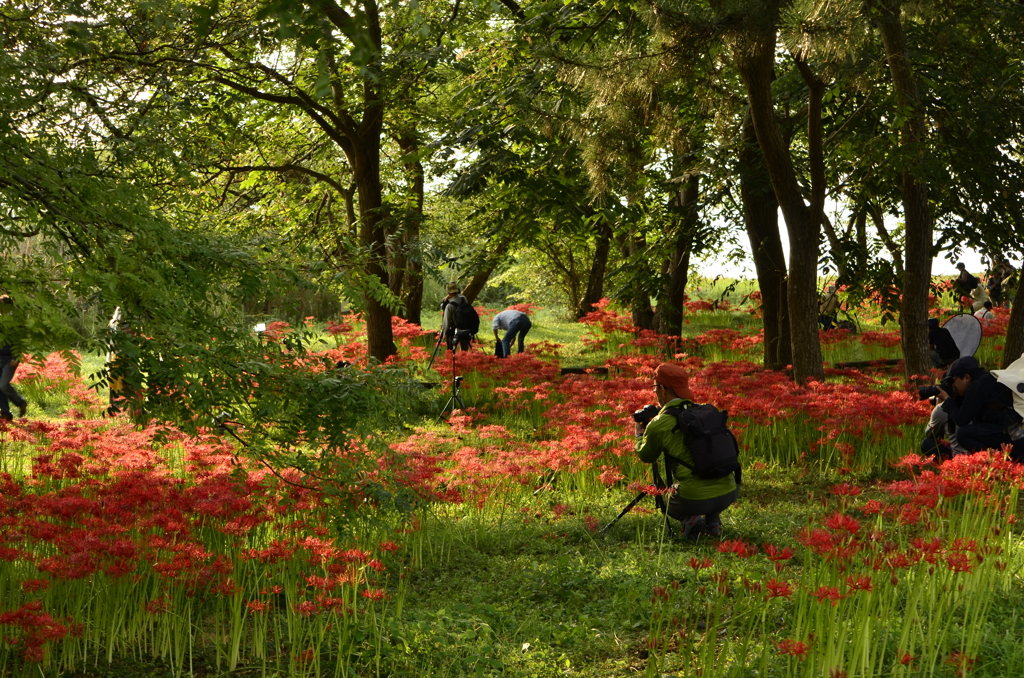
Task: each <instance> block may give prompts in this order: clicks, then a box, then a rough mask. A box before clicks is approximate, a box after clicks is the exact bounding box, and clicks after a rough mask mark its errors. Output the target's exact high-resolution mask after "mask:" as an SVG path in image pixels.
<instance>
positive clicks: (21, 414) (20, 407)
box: [18, 403, 28, 417]
mask: <svg viewBox="0 0 1024 678" xmlns="http://www.w3.org/2000/svg"><path fill="white" fill-rule="evenodd" d="M26 412H28V403H25V404H24V405H18V416H19V417H24V416H25V413H26Z"/></svg>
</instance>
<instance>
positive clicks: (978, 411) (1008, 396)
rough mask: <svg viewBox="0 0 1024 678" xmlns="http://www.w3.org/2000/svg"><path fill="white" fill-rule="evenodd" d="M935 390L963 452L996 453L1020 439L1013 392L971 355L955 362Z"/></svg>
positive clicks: (1022, 431) (1022, 434)
mask: <svg viewBox="0 0 1024 678" xmlns="http://www.w3.org/2000/svg"><path fill="white" fill-rule="evenodd" d="M950 388H951V389H952V391H950V390H949V389H950ZM935 390H936V393H935V398H936V400H938V401H940V402H941V403H942V410H943V411H944V412H945V414H946V415H947V416H948V417H949V421H951V422H952V423H954V424H955V425H956V441H957V443H958V444H959V446H960V447H961V448H963V449H964V450H965V451H967V452H980V451H982V450H989V449H993V450H998V449H999V448H1000V447H1001V446H1003V445H1007V444H1013V443H1014V442H1015V441H1017V440H1020V439H1021V438H1022V437H1024V427H1022V425H1021V416H1020V415H1019V414H1017V412H1016V410H1014V409H1013V392H1012V391H1010V389H1009V388H1007V387H1006V386H1004V385H1003V384H1000V383H999V382H998V381H996V378H995V375H993V374H991V373H989V372H987V371H986V370H984V369H982V368H981V365H979V364H978V361H977V359H976V358H974V357H973V356H967V357H964V358H959V359H958V360H956V362H954V363H953V364H952V365H951V366H950V368H949V371H948V372H947V373H946V378H945V379H943V381H942V384H941V385H939V386H937V387H935ZM922 391H923V390H922Z"/></svg>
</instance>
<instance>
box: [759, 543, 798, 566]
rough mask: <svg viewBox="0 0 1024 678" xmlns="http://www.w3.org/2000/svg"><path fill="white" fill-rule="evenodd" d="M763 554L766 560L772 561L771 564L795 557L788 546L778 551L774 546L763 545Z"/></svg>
mask: <svg viewBox="0 0 1024 678" xmlns="http://www.w3.org/2000/svg"><path fill="white" fill-rule="evenodd" d="M764 552H765V555H767V556H768V560H770V561H772V562H773V563H775V562H779V561H783V560H789V559H790V558H792V557H793V556H794V555H795V554H794V553H793V551H792V549H790V548H789V547H788V546H784V547H782V548H781V549H780V548H779V547H778V546H776V545H775V544H765V545H764Z"/></svg>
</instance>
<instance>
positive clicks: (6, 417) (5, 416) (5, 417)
mask: <svg viewBox="0 0 1024 678" xmlns="http://www.w3.org/2000/svg"><path fill="white" fill-rule="evenodd" d="M0 421H14V415H13V414H11V413H10V412H0Z"/></svg>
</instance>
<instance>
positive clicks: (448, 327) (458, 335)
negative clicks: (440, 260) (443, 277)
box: [441, 282, 473, 351]
mask: <svg viewBox="0 0 1024 678" xmlns="http://www.w3.org/2000/svg"><path fill="white" fill-rule="evenodd" d="M447 290H448V296H446V297H445V298H444V299H442V300H441V311H442V312H443V314H444V315H443V316H442V317H441V336H442V337H444V339H445V342H446V343H447V345H448V350H449V351H454V350H455V348H456V346H461V347H462V350H463V351H468V350H469V344H470V341H471V340H472V338H473V337H472V336H471V335H469V334H467V333H464V332H459V331H458V329H457V328H456V326H455V307H456V305H458V304H468V303H469V299H467V298H466V297H465V296H463V294H462V289H461V288H460V287H459V285H458V283H454V282H450V283H448V288H447Z"/></svg>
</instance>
